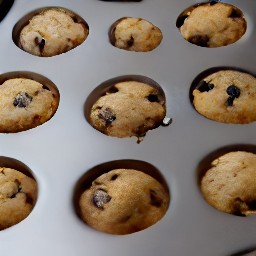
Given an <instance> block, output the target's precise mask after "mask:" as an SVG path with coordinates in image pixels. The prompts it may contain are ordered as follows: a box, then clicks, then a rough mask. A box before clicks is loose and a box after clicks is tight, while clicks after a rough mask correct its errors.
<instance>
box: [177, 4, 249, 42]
mask: <svg viewBox="0 0 256 256" xmlns="http://www.w3.org/2000/svg"><path fill="white" fill-rule="evenodd" d="M176 26H177V27H178V28H179V30H180V32H181V34H182V36H183V37H184V38H185V39H186V40H187V41H189V42H190V43H192V44H195V45H198V46H202V47H220V46H225V45H229V44H232V43H234V42H236V41H237V40H239V39H240V38H241V37H242V36H243V35H244V33H245V31H246V27H247V25H246V20H245V18H244V16H243V13H242V11H241V10H240V9H238V8H237V7H235V6H233V5H231V4H228V3H220V2H218V1H210V2H207V3H202V4H198V5H194V6H192V7H190V8H188V9H186V10H185V11H184V12H183V13H182V14H181V15H180V16H179V17H178V19H177V23H176Z"/></svg>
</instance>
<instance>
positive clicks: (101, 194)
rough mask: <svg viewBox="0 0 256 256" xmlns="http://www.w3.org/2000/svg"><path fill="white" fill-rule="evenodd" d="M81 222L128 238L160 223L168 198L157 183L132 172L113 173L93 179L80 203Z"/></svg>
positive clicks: (128, 170)
mask: <svg viewBox="0 0 256 256" xmlns="http://www.w3.org/2000/svg"><path fill="white" fill-rule="evenodd" d="M79 205H80V215H81V218H82V219H83V220H84V222H85V223H87V224H88V225H89V226H91V227H93V228H95V229H97V230H100V231H102V232H106V233H111V234H129V233H133V232H137V231H140V230H143V229H145V228H147V227H149V226H151V225H153V224H154V223H156V222H157V221H159V220H160V219H161V218H162V217H163V216H164V214H165V212H166V211H167V208H168V205H169V194H168V192H167V191H166V189H165V188H164V187H163V185H162V184H160V183H159V182H158V181H157V180H156V179H154V178H152V177H151V176H149V175H147V174H145V173H143V172H141V171H137V170H133V169H115V170H112V171H110V172H108V173H105V174H103V175H101V176H100V177H98V178H97V179H95V180H94V181H93V182H92V185H91V187H90V188H89V189H87V190H85V191H84V192H83V193H82V195H81V197H80V201H79Z"/></svg>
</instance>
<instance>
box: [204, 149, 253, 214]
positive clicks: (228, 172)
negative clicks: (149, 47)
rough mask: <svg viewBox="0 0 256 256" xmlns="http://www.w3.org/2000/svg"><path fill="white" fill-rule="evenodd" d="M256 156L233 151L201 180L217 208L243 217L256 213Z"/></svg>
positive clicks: (209, 199)
mask: <svg viewBox="0 0 256 256" xmlns="http://www.w3.org/2000/svg"><path fill="white" fill-rule="evenodd" d="M255 166H256V155H255V154H253V153H250V152H245V151H236V152H229V153H227V154H224V155H222V156H220V157H219V158H217V159H215V160H214V161H213V162H212V163H211V168H210V169H209V170H207V171H206V173H205V175H204V176H203V178H202V180H201V191H202V194H203V196H204V198H205V199H206V201H207V202H208V203H209V204H210V205H212V206H213V207H215V208H216V209H218V210H220V211H223V212H226V213H230V214H234V215H240V216H248V215H253V214H254V215H255V214H256V168H255Z"/></svg>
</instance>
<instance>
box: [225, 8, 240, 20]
mask: <svg viewBox="0 0 256 256" xmlns="http://www.w3.org/2000/svg"><path fill="white" fill-rule="evenodd" d="M228 17H229V18H241V17H242V13H241V12H240V11H239V10H237V9H234V8H233V9H232V12H231V14H230V15H229V16H228Z"/></svg>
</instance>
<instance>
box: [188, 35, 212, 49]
mask: <svg viewBox="0 0 256 256" xmlns="http://www.w3.org/2000/svg"><path fill="white" fill-rule="evenodd" d="M188 41H189V42H190V43H192V44H195V45H198V46H201V47H207V46H208V42H209V37H208V36H207V35H195V36H192V37H190V38H189V39H188Z"/></svg>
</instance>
